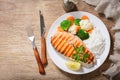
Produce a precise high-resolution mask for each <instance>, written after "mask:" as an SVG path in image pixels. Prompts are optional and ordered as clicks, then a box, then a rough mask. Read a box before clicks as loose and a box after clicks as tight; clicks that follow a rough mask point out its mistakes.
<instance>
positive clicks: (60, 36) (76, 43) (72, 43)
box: [51, 31, 95, 67]
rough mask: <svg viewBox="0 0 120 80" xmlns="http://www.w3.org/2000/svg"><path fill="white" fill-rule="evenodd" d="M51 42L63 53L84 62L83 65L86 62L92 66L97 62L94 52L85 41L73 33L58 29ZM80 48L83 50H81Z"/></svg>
mask: <svg viewBox="0 0 120 80" xmlns="http://www.w3.org/2000/svg"><path fill="white" fill-rule="evenodd" d="M51 43H52V45H53V47H54V48H55V49H56V50H57V51H58V52H60V53H61V54H62V55H65V56H66V57H69V58H70V59H72V60H74V61H78V62H82V63H83V65H84V63H85V64H88V65H91V66H92V65H93V64H94V62H95V61H94V60H95V57H94V55H93V53H92V52H91V51H90V50H89V49H88V48H87V47H86V45H85V44H84V42H83V41H82V40H81V39H80V38H78V37H77V36H75V35H73V34H71V33H68V32H65V31H62V32H60V31H57V32H56V33H55V34H54V35H53V36H52V38H51ZM81 47H82V48H81ZM79 50H81V52H80V51H79ZM76 57H77V58H76ZM78 57H79V59H78ZM89 67H90V66H89Z"/></svg>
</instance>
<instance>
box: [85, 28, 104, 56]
mask: <svg viewBox="0 0 120 80" xmlns="http://www.w3.org/2000/svg"><path fill="white" fill-rule="evenodd" d="M84 43H85V44H86V46H87V47H88V48H89V50H90V51H92V53H93V54H94V55H95V56H100V55H101V54H102V53H103V50H104V48H105V38H104V37H103V36H102V35H101V34H100V31H99V30H96V29H94V31H93V32H92V33H91V34H90V37H89V39H87V40H84Z"/></svg>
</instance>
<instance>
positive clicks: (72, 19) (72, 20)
mask: <svg viewBox="0 0 120 80" xmlns="http://www.w3.org/2000/svg"><path fill="white" fill-rule="evenodd" d="M66 20H70V21H71V22H72V23H73V22H74V17H73V16H68V17H67V19H66Z"/></svg>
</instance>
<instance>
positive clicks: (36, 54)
mask: <svg viewBox="0 0 120 80" xmlns="http://www.w3.org/2000/svg"><path fill="white" fill-rule="evenodd" d="M33 50H34V55H35V58H36V60H37V64H38V68H39V73H40V74H43V75H44V74H45V70H44V66H43V64H42V62H41V59H40V56H39V52H38V50H37V48H36V47H35V48H33Z"/></svg>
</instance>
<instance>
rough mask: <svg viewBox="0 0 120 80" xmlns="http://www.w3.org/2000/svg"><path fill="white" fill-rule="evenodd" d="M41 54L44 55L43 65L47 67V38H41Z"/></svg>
mask: <svg viewBox="0 0 120 80" xmlns="http://www.w3.org/2000/svg"><path fill="white" fill-rule="evenodd" d="M41 54H42V64H43V65H47V63H48V61H47V56H46V42H45V37H44V36H42V37H41Z"/></svg>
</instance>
